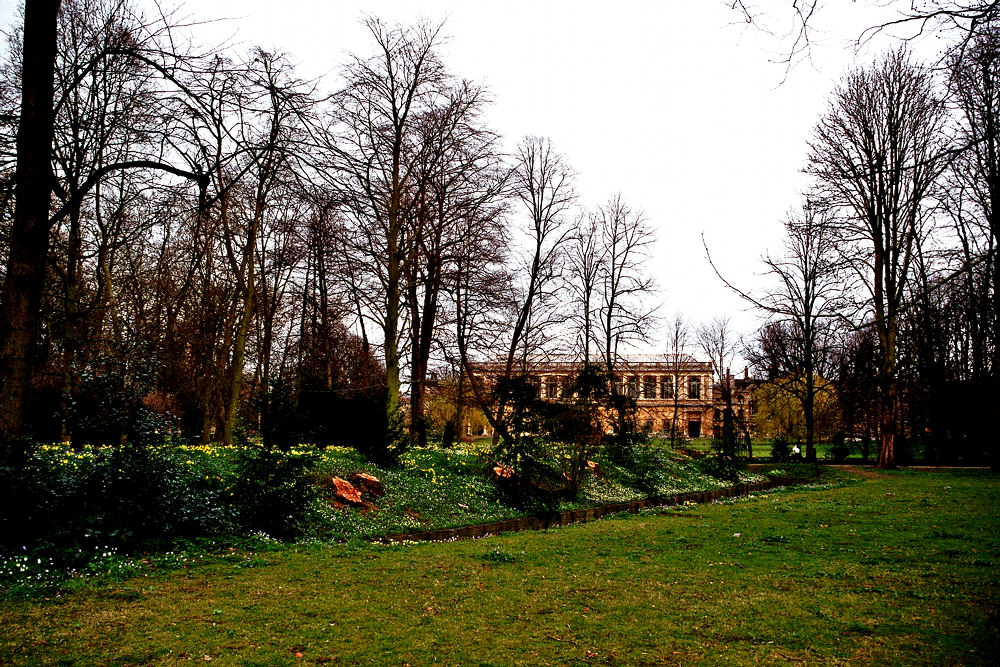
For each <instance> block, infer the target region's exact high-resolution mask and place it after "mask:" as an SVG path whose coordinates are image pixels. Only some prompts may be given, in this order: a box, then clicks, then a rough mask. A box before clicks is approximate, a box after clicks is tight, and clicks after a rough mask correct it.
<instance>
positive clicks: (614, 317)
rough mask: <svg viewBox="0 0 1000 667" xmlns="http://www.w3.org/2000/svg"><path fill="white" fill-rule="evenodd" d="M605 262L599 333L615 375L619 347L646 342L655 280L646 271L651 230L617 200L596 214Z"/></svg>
mask: <svg viewBox="0 0 1000 667" xmlns="http://www.w3.org/2000/svg"><path fill="white" fill-rule="evenodd" d="M597 215H598V218H599V223H598V224H599V227H600V233H601V244H602V246H603V253H602V254H603V262H601V265H600V272H599V276H598V280H599V283H600V286H599V289H600V290H601V303H600V306H599V308H600V331H601V336H602V339H603V340H602V343H603V347H604V349H603V353H604V363H605V365H606V367H607V369H608V373H614V372H615V361H616V359H617V356H618V349H619V346H621V345H623V344H625V345H628V344H629V343H632V342H636V341H642V340H645V339H646V336H647V335H648V333H649V329H650V327H651V326H652V324H653V321H654V320H653V318H654V314H655V311H656V309H655V307H651V306H650V305H649V302H648V299H649V297H650V295H651V293H652V291H653V278H652V276H650V275H649V274H648V273H646V271H645V262H646V260H647V259H648V254H647V253H648V251H649V246H650V244H652V243H653V240H654V236H653V231H652V230H651V229H650V228H649V226H648V225H647V224H646V220H645V218H644V217H643V214H642V212H641V211H637V210H634V209H632V208H631V207H630V206H629V205H628V204H626V203H625V202H624V201H623V200H622V197H621V194H616V195H613V196H612V197H611V198H610V199H609V200H608V203H607V204H606V205H605V206H602V207H601V208H600V209H599V211H598V213H597Z"/></svg>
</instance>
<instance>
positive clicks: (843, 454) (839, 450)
mask: <svg viewBox="0 0 1000 667" xmlns="http://www.w3.org/2000/svg"><path fill="white" fill-rule="evenodd" d="M828 455H829V457H830V458H832V459H833V462H834V463H843V462H844V461H846V460H847V457H848V456H850V455H851V446H850V445H849V444H847V443H846V442H845V441H844V440H843V438H841V439H838V440H837V441H835V442H834V443H833V444H832V445H831V446H830V450H829V452H828Z"/></svg>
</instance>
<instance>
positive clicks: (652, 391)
mask: <svg viewBox="0 0 1000 667" xmlns="http://www.w3.org/2000/svg"><path fill="white" fill-rule="evenodd" d="M582 369H583V363H582V362H580V361H576V360H570V359H560V358H548V359H545V360H538V361H534V362H532V363H530V364H529V366H528V369H527V374H528V376H529V377H531V378H532V380H533V382H534V383H535V384H536V386H537V388H538V392H539V396H540V397H541V398H544V399H546V400H553V401H559V400H569V399H571V398H572V397H571V396H570V395H569V387H570V385H571V384H572V382H573V379H574V378H575V377H576V376H577V375H578V374H579V373H580V371H581V370H582ZM502 372H503V364H500V363H483V364H478V365H477V366H476V371H475V374H476V375H477V376H479V380H480V381H482V382H483V383H484V384H485V385H487V386H491V385H492V383H494V382H495V381H496V379H497V378H498V377H499V376H500V375H501V374H502ZM614 382H615V385H616V388H617V391H618V392H619V393H620V394H621V395H624V396H629V397H631V398H633V399H635V402H636V421H637V423H638V425H639V427H640V428H643V429H646V430H648V431H649V432H650V433H652V434H654V435H664V436H667V435H669V434H670V432H671V429H672V428H676V434H677V435H678V436H681V437H688V438H702V437H709V436H711V435H712V433H713V431H714V409H715V407H716V406H715V403H714V392H713V390H714V385H713V382H712V364H711V363H709V362H707V361H698V360H697V359H695V358H694V357H692V356H690V355H686V354H684V355H676V356H675V355H633V356H624V357H622V358H620V359H619V360H618V365H617V368H616V372H615V378H614ZM675 418H676V419H675ZM470 428H471V427H470Z"/></svg>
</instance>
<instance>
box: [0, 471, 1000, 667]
mask: <svg viewBox="0 0 1000 667" xmlns="http://www.w3.org/2000/svg"><path fill="white" fill-rule="evenodd" d="M826 474H827V475H830V476H836V477H833V478H831V479H828V480H824V479H821V480H820V482H819V483H817V484H814V485H811V486H806V487H795V488H791V489H788V490H784V491H777V492H770V493H767V494H764V495H758V496H756V497H754V498H750V499H741V500H737V501H730V502H727V503H724V504H710V505H697V506H689V507H687V508H682V509H675V510H665V511H663V512H661V513H659V514H648V515H639V516H630V517H621V518H613V519H609V520H604V521H600V522H596V523H591V524H586V525H577V526H571V527H566V528H560V529H555V530H551V531H545V532H539V533H516V534H510V535H504V536H499V537H493V538H487V539H483V540H474V541H465V542H453V543H445V544H417V545H404V546H396V547H374V546H372V547H360V548H359V547H349V546H325V545H298V546H294V547H292V546H286V547H280V548H276V549H275V550H273V551H266V552H258V553H253V554H250V553H234V554H231V555H229V556H227V557H217V558H214V559H206V560H205V561H204V562H202V563H200V564H198V565H195V566H192V567H189V568H187V569H184V570H179V571H172V572H152V573H150V574H149V575H148V576H146V577H141V578H137V579H132V580H129V581H125V582H122V583H119V584H115V585H109V586H105V587H101V588H94V589H93V590H84V591H79V592H75V593H71V594H68V595H65V596H63V597H60V598H58V599H49V600H23V601H10V602H4V603H3V606H2V608H0V609H2V613H0V638H2V639H0V663H4V664H38V665H51V664H65V665H91V664H97V665H114V664H122V665H125V664H128V665H131V664H153V665H159V664H178V663H185V664H191V663H192V662H198V663H202V662H206V661H211V662H213V663H216V664H226V665H228V664H234V665H304V664H379V665H382V664H385V665H404V664H409V665H430V664H449V665H519V664H523V665H539V664H556V665H576V664H579V665H584V664H614V665H658V664H683V665H730V664H732V665H767V664H776V665H788V664H854V665H859V664H860V665H890V664H891V665H914V664H917V665H919V664H924V665H961V664H966V665H989V664H997V655H1000V641H998V635H1000V627H998V626H1000V623H998V619H1000V617H998V603H1000V569H998V566H1000V534H998V533H1000V530H998V529H1000V524H998V521H997V508H998V507H1000V489H998V485H997V480H996V478H995V476H991V475H989V474H987V473H985V472H982V471H976V472H965V473H951V472H927V471H920V472H917V471H900V472H894V473H889V474H882V473H876V472H873V471H871V470H861V471H858V472H857V473H852V472H850V471H844V470H838V471H833V470H830V471H827V472H826Z"/></svg>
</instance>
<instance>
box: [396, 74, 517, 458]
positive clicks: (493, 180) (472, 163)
mask: <svg viewBox="0 0 1000 667" xmlns="http://www.w3.org/2000/svg"><path fill="white" fill-rule="evenodd" d="M485 102H486V96H485V92H484V91H483V89H482V88H480V87H478V86H474V85H472V84H469V83H468V82H461V83H458V84H457V85H455V86H454V87H453V88H452V90H451V91H450V92H449V93H448V96H447V98H446V100H445V101H444V103H442V104H441V105H439V106H438V107H437V108H435V109H431V110H429V111H428V112H427V113H426V115H425V118H424V122H423V123H422V127H421V132H422V135H423V142H424V144H425V146H426V148H425V150H424V154H425V161H424V163H423V164H422V165H421V167H420V168H421V169H422V170H423V171H424V173H423V174H422V175H421V177H420V180H421V182H423V183H426V186H425V187H424V201H423V202H422V204H421V206H419V207H418V208H417V219H416V220H415V224H414V238H415V242H416V245H415V248H414V254H413V257H412V258H411V259H410V261H409V262H408V263H407V281H406V289H405V294H406V304H407V314H408V318H409V325H410V327H409V331H410V336H409V344H410V436H411V440H412V442H413V444H415V445H420V446H422V445H426V443H427V432H426V422H425V418H424V406H425V393H426V392H425V385H426V382H427V372H428V365H429V363H430V359H431V352H432V348H433V345H434V343H435V342H437V343H442V344H443V340H444V339H445V338H447V339H450V336H448V331H447V327H444V326H443V325H442V320H443V319H444V318H443V317H442V315H443V314H444V313H443V311H444V310H445V304H444V303H443V301H445V298H444V292H445V291H447V290H449V289H451V287H452V285H453V284H454V281H455V279H456V266H457V263H458V262H459V261H461V259H459V258H458V257H457V255H458V253H460V252H464V251H465V250H466V249H467V248H466V247H465V243H464V241H465V239H464V234H463V232H464V231H465V230H466V229H467V228H466V227H465V222H466V221H467V220H476V221H479V222H480V223H481V224H483V223H484V218H487V217H490V218H492V217H493V216H494V215H495V213H496V211H495V206H496V203H497V202H498V201H499V199H500V198H501V196H502V195H503V190H504V188H505V185H506V181H507V176H508V173H509V170H508V169H506V168H505V167H504V166H503V165H502V161H501V156H500V152H499V150H498V148H497V146H496V143H497V136H496V135H495V134H494V133H493V132H491V131H489V130H488V129H487V128H486V127H485V126H484V125H483V124H482V121H481V118H480V114H481V112H482V109H483V107H484V105H485ZM487 226H489V225H488V224H487ZM462 259H464V258H462ZM463 382H464V378H463V377H461V376H460V377H459V383H458V384H459V387H458V389H459V394H458V396H459V400H460V397H461V392H462V389H463V387H462V383H463Z"/></svg>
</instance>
